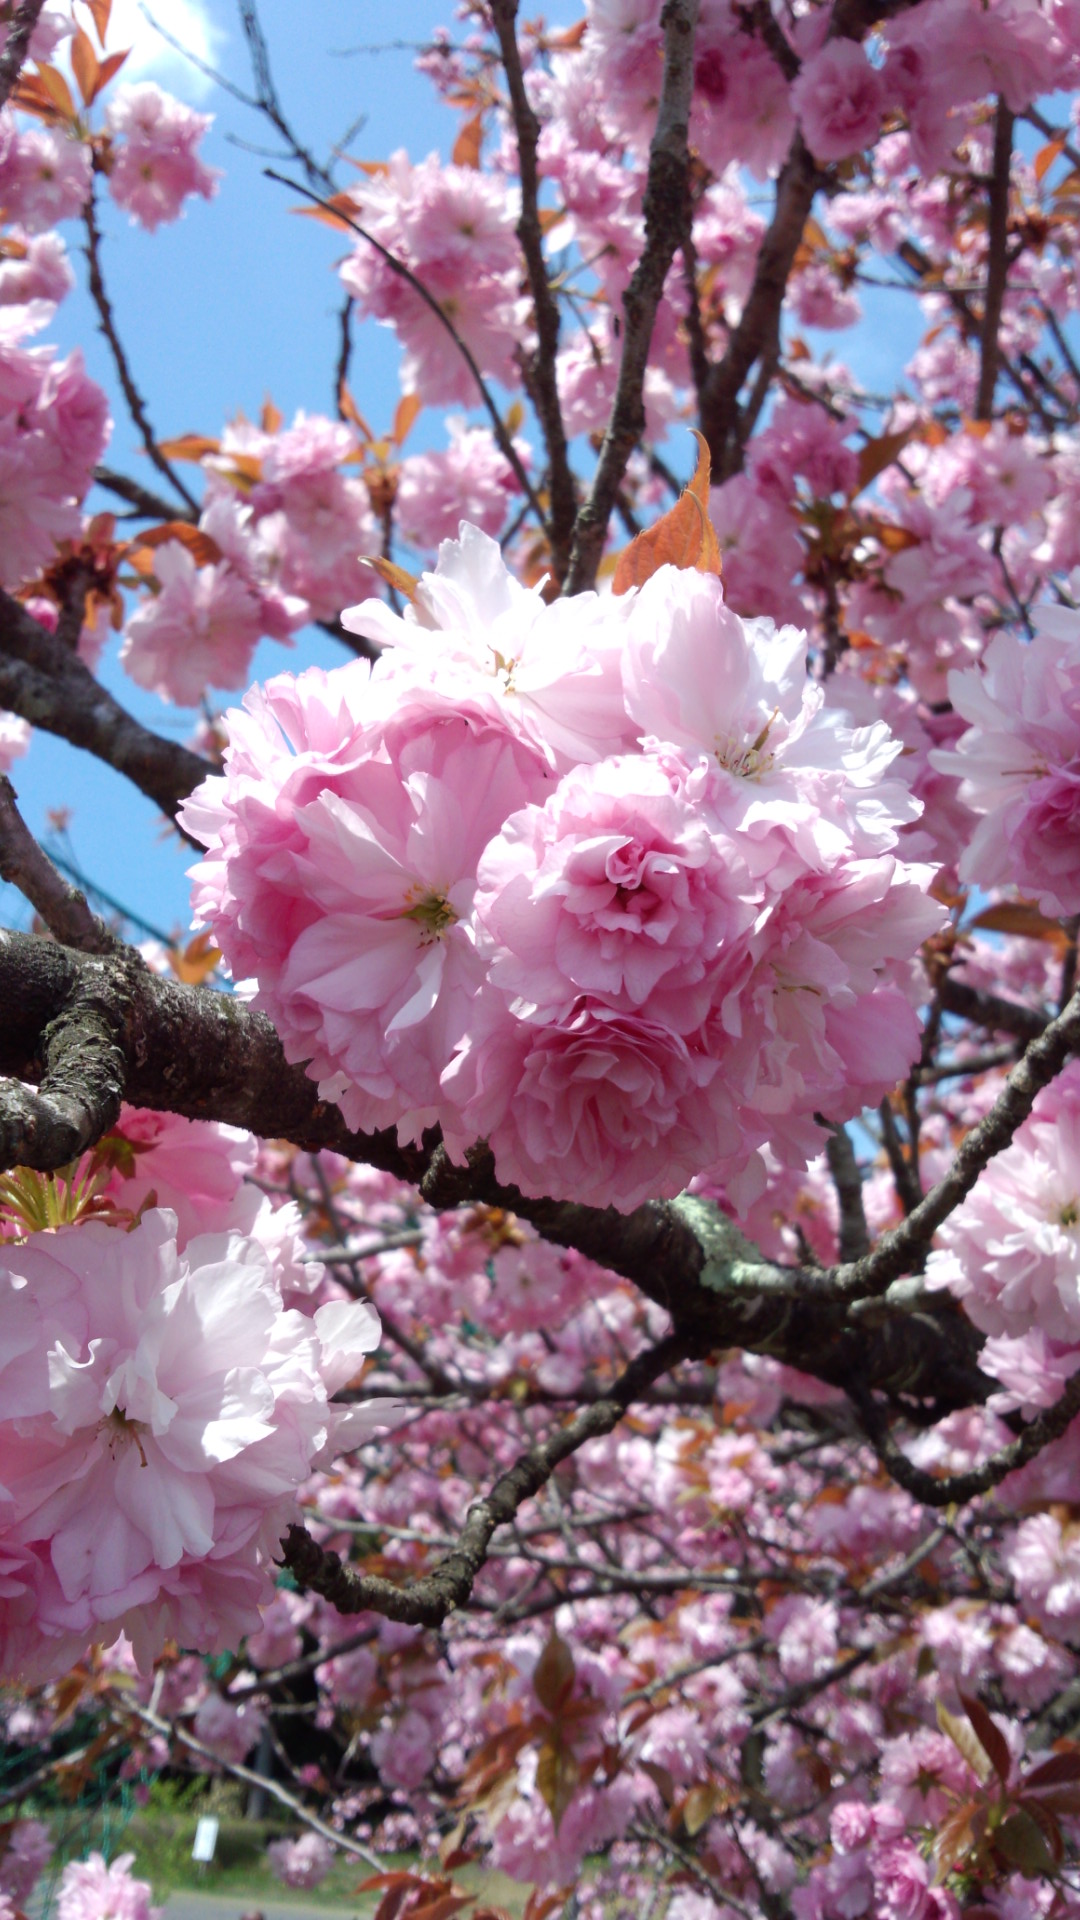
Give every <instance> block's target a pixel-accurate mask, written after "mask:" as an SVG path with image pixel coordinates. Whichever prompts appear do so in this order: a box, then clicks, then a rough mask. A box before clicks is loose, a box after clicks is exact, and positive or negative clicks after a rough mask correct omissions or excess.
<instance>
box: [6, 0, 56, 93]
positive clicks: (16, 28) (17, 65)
mask: <svg viewBox="0 0 1080 1920" xmlns="http://www.w3.org/2000/svg"><path fill="white" fill-rule="evenodd" d="M44 4H45V0H19V4H18V6H17V7H16V8H15V14H14V18H13V19H12V22H11V25H10V27H9V28H8V35H7V39H6V40H5V42H4V51H3V53H0V107H2V106H3V104H4V102H5V100H7V99H8V98H9V97H10V95H11V93H12V91H13V89H14V87H15V86H16V84H17V82H18V78H19V75H20V73H21V72H22V69H23V63H24V61H25V59H26V55H27V50H28V48H29V45H30V40H31V37H32V35H33V31H34V28H35V27H36V26H37V23H38V15H39V14H40V12H41V9H42V7H43V6H44Z"/></svg>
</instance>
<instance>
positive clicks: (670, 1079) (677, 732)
mask: <svg viewBox="0 0 1080 1920" xmlns="http://www.w3.org/2000/svg"><path fill="white" fill-rule="evenodd" d="M345 622H346V624H347V625H348V626H349V627H351V629H352V630H353V631H355V632H359V633H362V634H365V635H366V636H367V637H369V638H371V639H374V640H378V641H380V642H381V643H383V644H384V645H385V647H386V651H385V653H384V654H383V657H382V658H381V659H380V661H379V663H378V665H377V666H376V668H375V669H374V671H373V672H371V673H370V675H369V673H368V670H367V668H366V667H361V666H359V665H358V666H357V667H356V668H346V669H341V670H339V671H337V672H336V673H334V674H332V675H329V676H327V675H325V674H322V673H315V674H312V673H309V674H307V675H303V676H301V677H300V678H299V679H298V680H295V681H294V680H291V679H279V680H278V681H275V682H273V683H271V685H270V686H269V687H268V688H267V689H266V690H265V692H262V693H256V694H253V695H251V696H249V698H248V701H247V703H246V708H245V711H244V712H243V713H235V714H233V715H232V716H230V722H229V725H230V734H231V739H230V746H229V749H228V755H227V762H226V772H225V774H224V776H222V777H221V778H219V779H214V780H211V781H210V782H208V783H206V784H205V785H204V786H203V787H202V788H201V789H200V790H199V791H198V793H197V794H195V795H194V796H193V797H192V799H191V800H190V801H189V802H188V803H187V805H186V809H185V813H184V820H185V824H186V825H187V827H188V829H189V831H191V832H193V833H194V834H195V835H196V836H197V837H198V838H199V839H200V840H202V842H203V843H204V845H206V846H207V848H208V849H209V855H208V858H207V859H206V860H205V861H204V862H203V863H202V864H201V865H200V867H198V868H197V869H196V870H195V893H194V904H195V910H196V913H197V915H198V916H199V918H200V919H202V920H204V921H205V922H206V923H207V924H209V925H210V926H212V928H213V930H214V935H215V938H216V939H217V941H218V942H219V944H220V945H221V947H222V950H223V952H224V953H225V955H226V957H227V959H228V961H229V964H230V965H231V967H232V969H233V972H234V974H235V975H236V976H237V977H238V978H240V977H251V978H253V979H254V980H255V981H256V982H257V999H258V1003H259V1004H260V1005H262V1006H263V1007H265V1008H266V1009H267V1011H268V1012H270V1013H271V1015H272V1017H273V1019H274V1021H275V1024H276V1026H277V1028H278V1031H279V1032H280V1033H281V1035H282V1039H283V1042H284V1045H285V1047H286V1051H287V1052H288V1054H289V1056H290V1058H293V1059H299V1060H304V1061H307V1062H309V1063H310V1066H309V1071H310V1072H311V1073H312V1074H313V1075H314V1076H315V1077H316V1078H317V1079H318V1081H319V1084H320V1087H321V1089H322V1091H323V1093H324V1094H325V1095H326V1096H327V1097H330V1098H333V1099H336V1100H337V1101H338V1102H339V1104H340V1105H341V1107H342V1110H343V1112H344V1113H345V1114H346V1117H347V1118H348V1120H349V1122H350V1124H351V1125H353V1126H357V1127H366V1128H373V1127H382V1126H390V1125H397V1126H398V1128H399V1130H400V1133H401V1135H402V1137H403V1138H418V1137H419V1134H420V1132H421V1130H422V1129H423V1128H424V1127H425V1126H427V1125H429V1124H431V1123H432V1122H433V1121H434V1120H436V1119H438V1120H439V1121H440V1122H441V1124H442V1125H443V1127H444V1130H445V1131H446V1134H447V1138H448V1139H449V1140H451V1141H452V1142H453V1143H454V1145H455V1147H456V1148H457V1149H462V1148H464V1146H466V1145H467V1144H468V1143H469V1142H470V1141H471V1140H472V1139H474V1138H476V1137H478V1136H481V1135H483V1136H486V1137H487V1138H488V1139H489V1140H490V1141H491V1144H492V1146H493V1148H494V1151H495V1155H496V1161H497V1165H498V1168H499V1171H500V1173H501V1174H502V1176H503V1177H504V1178H506V1179H508V1180H513V1181H516V1182H517V1183H518V1184H519V1185H520V1186H521V1187H522V1188H523V1189H524V1190H525V1191H527V1192H529V1193H545V1192H550V1191H555V1192H567V1193H570V1192H572V1193H575V1194H576V1195H577V1196H578V1197H579V1198H581V1199H584V1200H590V1201H594V1202H596V1203H597V1204H607V1203H612V1204H615V1205H617V1206H621V1207H632V1206H633V1205H635V1204H636V1203H637V1202H638V1201H639V1200H642V1199H644V1198H646V1197H648V1196H649V1195H650V1194H661V1193H675V1192H677V1191H678V1190H679V1189H680V1188H681V1187H682V1186H684V1185H685V1184H686V1183H687V1181H688V1180H689V1179H690V1178H691V1177H692V1176H693V1175H694V1174H695V1173H698V1172H701V1171H702V1170H703V1169H705V1168H712V1169H714V1170H715V1171H716V1172H717V1174H718V1177H723V1179H724V1180H725V1181H726V1183H727V1184H728V1185H729V1187H730V1185H731V1183H732V1182H733V1181H735V1180H739V1179H743V1178H745V1179H746V1180H747V1182H748V1184H747V1185H746V1187H745V1189H744V1191H745V1197H746V1198H747V1199H749V1198H750V1197H751V1195H752V1192H753V1190H754V1187H755V1185H756V1184H757V1179H758V1176H757V1172H756V1169H757V1167H758V1165H759V1162H758V1159H757V1149H758V1148H759V1147H760V1146H761V1145H762V1144H763V1142H764V1140H765V1139H766V1138H769V1139H770V1140H771V1142H772V1145H773V1148H774V1151H776V1152H777V1153H779V1154H780V1155H781V1156H782V1157H783V1158H784V1159H786V1160H787V1161H789V1162H791V1163H794V1164H805V1161H806V1159H808V1158H811V1157H812V1156H813V1154H814V1153H815V1152H816V1151H817V1150H818V1147H819V1145H820V1139H821V1135H820V1131H819V1128H818V1126H817V1125H816V1123H815V1121H814V1120H813V1118H812V1116H813V1115H814V1114H815V1113H817V1114H824V1115H826V1116H827V1117H828V1118H830V1119H840V1118H844V1117H846V1116H847V1115H848V1114H850V1113H851V1112H852V1111H854V1110H857V1108H858V1107H859V1106H860V1105H861V1104H863V1103H864V1102H868V1101H876V1100H877V1099H879V1098H880V1097H881V1094H882V1092H883V1091H884V1090H885V1089H886V1088H888V1087H890V1086H892V1085H893V1084H894V1082H895V1081H896V1079H897V1078H898V1077H899V1076H900V1075H902V1073H903V1072H904V1071H905V1069H906V1067H907V1065H908V1063H909V1062H910V1060H911V1058H912V1056H913V1054H914V1052H915V1049H916V1046H917V1024H916V1021H915V1017H914V1012H913V1008H912V996H913V994H914V995H917V993H918V981H917V977H916V976H915V975H913V973H912V971H911V961H912V957H913V955H914V954H915V952H916V950H917V948H918V945H919V943H920V941H921V940H922V939H924V938H925V937H926V936H927V935H928V934H929V933H931V932H932V931H934V929H935V928H936V927H937V926H938V925H939V923H940V919H941V914H940V910H939V908H938V907H937V906H936V905H935V903H934V902H932V901H930V900H928V899H927V898H926V890H927V885H928V881H929V878H930V874H929V870H928V869H922V868H919V867H914V866H910V865H906V864H904V863H903V862H901V861H899V860H898V859H897V857H896V852H895V848H896V841H897V833H898V830H899V829H900V828H901V827H902V826H903V825H905V824H906V823H907V822H908V821H910V820H912V819H913V818H914V817H915V813H916V811H917V808H916V805H915V803H913V802H912V800H911V798H910V796H909V794H908V792H907V790H906V789H905V787H904V786H903V785H902V784H901V783H899V782H897V781H895V780H894V779H892V778H890V777H889V773H888V770H889V767H890V765H891V763H892V761H893V760H894V758H895V756H896V753H897V751H898V746H897V743H896V742H894V741H893V740H892V738H891V736H890V735H889V732H888V729H887V728H886V727H885V726H884V725H883V724H881V723H878V724H876V725H875V726H873V727H870V728H868V729H863V730H861V731H860V730H852V729H851V728H850V727H849V726H848V725H847V724H846V723H845V721H844V718H843V716H842V715H840V714H839V713H837V712H836V711H834V710H832V709H826V708H825V707H824V704H823V696H822V693H821V691H820V690H819V689H818V688H816V687H814V686H812V685H811V684H809V683H808V682H807V680H806V676H805V638H804V636H803V635H801V634H799V633H797V632H795V631H793V630H790V629H786V630H782V631H780V632H776V631H775V630H774V629H773V627H772V624H771V622H769V621H756V622H750V623H744V622H742V621H741V620H739V619H738V618H737V617H736V616H735V615H734V614H732V613H731V612H730V611H729V609H728V608H727V607H726V606H725V604H724V600H723V595H722V592H721V590H720V586H719V583H718V582H717V581H716V580H715V579H713V578H711V577H707V576H702V575H697V574H693V573H680V572H679V571H678V570H676V569H672V568H662V569H661V570H660V572H659V573H657V574H656V575H655V576H654V577H653V579H652V580H650V581H649V582H648V583H647V585H646V586H645V587H643V588H642V589H641V590H640V591H638V592H632V593H630V594H628V595H626V596H624V597H623V598H622V599H621V600H615V599H611V598H608V599H603V598H600V597H598V596H596V595H584V596H580V597H579V598H577V599H575V600H573V601H561V602H556V603H555V604H554V605H551V606H549V605H547V604H546V603H545V602H544V600H543V598H542V597H541V595H540V594H539V593H537V592H533V593H529V592H526V591H525V590H524V589H522V588H521V587H519V586H518V585H517V584H516V583H515V582H514V580H513V579H512V578H511V576H510V575H509V573H508V572H507V570H506V568H505V566H504V564H503V562H502V559H501V556H500V554H499V550H498V548H497V547H496V546H495V544H494V542H492V541H490V540H488V539H486V538H485V537H484V536H483V535H482V534H480V533H479V532H477V531H476V530H475V529H470V528H467V527H466V528H464V529H463V531H462V537H461V540H460V541H458V542H448V543H446V544H445V545H444V546H443V548H442V549H441V551H440V556H439V564H438V567H437V569H436V571H435V572H434V573H433V574H428V575H425V576H424V580H423V582H422V583H421V586H420V588H419V589H418V593H417V599H416V605H415V607H414V608H413V609H411V610H410V614H409V617H408V618H406V619H404V620H403V619H400V618H398V617H396V616H395V615H393V614H391V613H390V611H389V609H387V608H385V607H383V606H382V605H381V604H375V603H372V604H371V606H370V608H367V607H361V608H359V609H352V610H350V611H349V612H348V613H347V614H346V615H345Z"/></svg>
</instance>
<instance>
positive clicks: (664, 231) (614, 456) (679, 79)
mask: <svg viewBox="0 0 1080 1920" xmlns="http://www.w3.org/2000/svg"><path fill="white" fill-rule="evenodd" d="M660 18H661V24H662V26H663V29H664V78H663V85H662V88H661V93H660V109H659V112H658V114H657V120H656V131H655V133H654V134H653V138H652V144H651V146H650V148H649V170H648V176H647V180H646V186H645V200H644V207H643V213H644V220H645V244H644V247H643V248H642V252H641V258H640V259H639V261H638V263H637V266H636V267H635V268H634V272H633V274H632V276H631V279H630V284H629V286H628V287H627V289H626V292H625V293H624V295H623V313H624V320H623V339H622V354H621V357H620V360H619V377H618V381H617V383H616V387H615V399H614V401H613V403H612V408H611V413H610V415H609V418H608V424H607V429H606V431H605V434H604V440H603V445H602V446H601V449H600V458H599V460H598V461H597V465H596V473H595V476H594V478H593V484H592V488H591V490H590V492H589V497H588V499H587V500H586V501H585V502H584V504H583V505H582V506H581V507H580V508H579V510H578V515H577V519H576V522H575V525H574V540H573V549H572V553H571V559H570V571H569V573H568V575H567V579H566V585H565V588H564V592H566V593H582V592H584V591H585V590H586V589H587V588H589V587H591V586H592V585H593V583H594V581H595V579H596V572H597V568H598V567H599V565H600V556H601V554H602V553H603V550H604V540H605V537H606V535H607V528H608V521H609V520H610V518H611V512H612V509H613V507H614V505H615V500H616V496H617V495H618V492H619V488H620V486H621V485H622V478H623V474H624V473H625V472H626V463H627V461H628V460H629V458H630V455H631V454H632V452H633V451H634V448H635V447H636V446H637V443H638V441H639V440H640V439H641V436H642V434H643V432H644V430H645V404H644V399H643V394H644V387H645V372H646V368H647V366H648V360H649V348H650V346H651V344H652V336H653V326H654V323H655V320H656V312H657V308H658V307H659V304H660V298H661V295H662V294H663V291H664V282H665V280H666V279H667V275H668V269H669V268H670V266H671V263H672V261H673V259H674V258H675V252H676V249H677V247H678V246H679V244H680V240H681V236H682V235H683V234H684V233H685V231H686V225H687V220H688V217H689V214H688V203H689V195H690V183H689V172H690V152H689V146H688V139H689V126H690V100H691V94H692V91H693V82H694V34H695V31H696V28H697V18H698V0H666V4H665V6H664V10H663V13H662V14H661V16H660Z"/></svg>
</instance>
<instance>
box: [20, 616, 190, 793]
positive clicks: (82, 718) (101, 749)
mask: <svg viewBox="0 0 1080 1920" xmlns="http://www.w3.org/2000/svg"><path fill="white" fill-rule="evenodd" d="M0 707H6V708H7V710H8V711H9V712H10V713H17V714H20V715H21V716H22V718H23V719H24V720H29V722H30V724H31V726H35V727H44V728H45V731H46V732H47V733H55V734H58V735H59V736H60V738H61V739H63V740H68V741H70V742H71V744H72V746H75V747H83V748H85V749H86V751H87V752H88V753H93V754H95V755H96V756H97V758H98V759H99V760H104V761H106V762H107V763H108V765H109V766H112V767H115V768H116V770H117V772H118V773H122V774H124V775H126V777H127V778H128V779H129V780H130V781H132V783H133V784H134V785H135V786H136V787H138V788H139V790H140V792H142V793H145V794H146V795H147V797H148V798H149V799H151V800H153V801H154V802H155V804H156V805H157V806H159V807H160V808H161V809H162V812H163V813H167V814H169V815H172V814H174V813H175V812H176V809H177V807H178V806H179V804H180V802H181V800H183V799H185V798H186V796H187V795H188V794H189V793H191V791H192V789H193V788H195V787H197V786H198V785H199V783H200V781H202V780H205V779H206V777H207V775H208V774H211V773H215V772H216V771H217V769H216V768H215V767H214V766H213V765H212V764H211V762H210V761H209V760H204V759H202V757H201V756H200V755H199V754H197V753H192V752H191V751H190V749H189V748H188V747H184V746H181V745H180V743H179V741H175V740H165V739H163V738H162V737H161V735H160V734H157V733H151V731H150V729H149V728H148V727H144V726H143V724H142V722H141V721H139V720H136V719H134V718H133V717H132V715H131V714H130V713H128V712H127V711H126V710H125V708H123V707H122V706H121V705H120V703H119V701H118V700H114V698H113V696H112V694H111V693H109V691H108V689H107V688H105V687H103V686H102V685H101V683H100V681H98V680H95V678H94V676H93V674H92V673H91V672H90V671H89V669H88V668H87V667H85V666H84V665H83V662H82V661H81V660H80V659H79V657H78V655H77V654H74V653H72V652H71V650H70V648H68V647H66V646H65V645H64V643H63V641H62V640H60V639H58V638H57V636H56V635H55V634H53V633H48V632H46V630H45V628H44V627H43V626H41V624H40V622H38V621H37V620H35V619H34V618H33V617H32V615H31V614H29V613H27V611H26V609H25V607H24V606H22V605H21V603H20V602H19V601H18V600H15V599H13V598H12V596H11V595H10V594H7V593H4V592H2V591H0Z"/></svg>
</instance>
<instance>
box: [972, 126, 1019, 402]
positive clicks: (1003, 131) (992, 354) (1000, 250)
mask: <svg viewBox="0 0 1080 1920" xmlns="http://www.w3.org/2000/svg"><path fill="white" fill-rule="evenodd" d="M1014 119H1015V116H1014V115H1013V113H1012V112H1011V111H1010V109H1009V108H1008V107H1007V106H1006V104H1005V102H1004V100H1002V99H999V101H998V103H997V113H996V115H995V119H994V164H993V171H992V173H991V177H990V218H989V230H988V234H987V254H986V297H985V299H984V301H983V319H982V338H981V342H980V353H981V358H980V362H979V390H978V394H977V396H976V399H975V418H976V420H990V419H992V418H993V413H994V391H995V388H996V387H997V373H998V331H999V329H1000V327H1001V309H1002V305H1003V303H1004V299H1005V283H1006V281H1007V280H1008V277H1009V182H1010V178H1011V174H1012V140H1013V124H1014Z"/></svg>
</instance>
